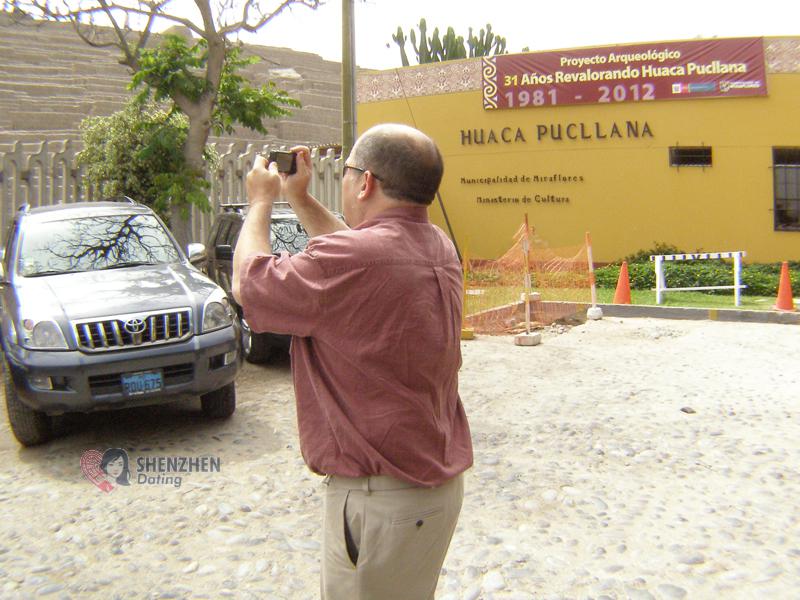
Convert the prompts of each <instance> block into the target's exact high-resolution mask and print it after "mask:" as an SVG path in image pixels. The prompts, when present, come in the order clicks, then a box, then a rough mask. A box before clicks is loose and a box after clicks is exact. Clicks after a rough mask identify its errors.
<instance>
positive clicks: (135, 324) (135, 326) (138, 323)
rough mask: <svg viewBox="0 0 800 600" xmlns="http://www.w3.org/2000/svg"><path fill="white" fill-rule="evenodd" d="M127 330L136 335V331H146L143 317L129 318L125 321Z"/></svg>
mask: <svg viewBox="0 0 800 600" xmlns="http://www.w3.org/2000/svg"><path fill="white" fill-rule="evenodd" d="M125 331H127V332H128V333H130V334H131V335H134V334H136V333H142V332H143V331H144V320H143V319H128V320H127V321H125Z"/></svg>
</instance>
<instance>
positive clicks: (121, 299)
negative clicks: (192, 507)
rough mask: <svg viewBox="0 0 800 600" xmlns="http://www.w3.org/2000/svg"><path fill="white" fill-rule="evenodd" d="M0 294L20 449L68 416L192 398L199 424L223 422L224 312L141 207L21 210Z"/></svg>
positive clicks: (232, 339)
mask: <svg viewBox="0 0 800 600" xmlns="http://www.w3.org/2000/svg"><path fill="white" fill-rule="evenodd" d="M197 249H198V250H202V245H198V248H197ZM191 250H192V247H191V245H190V254H191ZM0 288H1V290H0V291H1V293H2V315H1V320H0V328H1V329H2V332H1V340H2V349H3V359H4V360H3V366H4V383H5V397H6V406H7V408H8V418H9V422H10V424H11V429H12V431H13V432H14V435H15V436H16V438H17V439H18V440H19V441H20V443H22V444H23V445H26V446H29V445H34V444H40V443H42V442H44V441H46V440H48V439H49V438H50V437H51V436H52V416H53V415H58V414H62V413H68V412H89V411H94V410H104V409H116V408H123V407H129V406H139V405H145V404H155V403H164V402H170V401H173V400H176V399H179V398H181V397H185V396H198V395H199V396H200V399H201V405H202V409H203V412H204V413H206V414H207V415H208V416H210V417H219V418H224V417H228V416H230V415H231V414H233V412H234V410H235V408H236V390H235V387H234V378H235V376H236V373H237V371H238V369H239V366H240V364H241V361H240V357H239V337H240V332H239V324H238V321H237V319H236V317H235V313H234V311H233V309H232V308H231V306H230V304H229V302H228V299H227V297H226V294H225V291H224V290H222V288H220V287H219V286H218V285H216V284H215V283H214V282H212V281H211V280H210V279H208V277H206V276H205V275H203V274H202V273H201V272H200V271H198V270H197V269H196V268H195V267H194V266H192V265H191V264H190V262H189V260H188V259H187V257H186V256H185V255H184V253H183V252H182V251H181V249H180V248H179V247H178V245H177V244H176V242H175V240H174V238H173V237H172V235H171V234H170V232H169V230H168V229H167V228H166V227H165V226H164V224H163V222H162V221H161V220H160V219H159V218H158V216H156V215H155V213H153V211H152V210H150V209H149V208H148V207H146V206H143V205H141V204H137V203H135V202H133V201H132V200H130V199H129V198H122V199H120V201H111V202H82V203H74V204H65V205H58V206H46V207H40V208H34V209H28V208H27V207H23V208H21V209H20V210H19V211H18V212H17V213H16V215H15V217H14V220H13V223H12V224H11V226H10V228H9V231H8V233H7V237H6V241H5V245H4V248H3V250H2V261H0Z"/></svg>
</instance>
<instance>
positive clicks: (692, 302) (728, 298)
mask: <svg viewBox="0 0 800 600" xmlns="http://www.w3.org/2000/svg"><path fill="white" fill-rule="evenodd" d="M490 290H491V291H489V290H487V293H490V294H491V300H489V298H476V297H474V296H472V297H471V296H469V295H468V296H467V298H466V302H467V305H466V310H465V312H466V314H471V313H473V312H476V311H478V310H482V309H485V308H488V306H495V307H496V306H502V305H503V304H510V303H512V302H517V301H518V300H519V298H520V296H521V294H522V289H521V288H518V287H493V288H490ZM534 291H538V290H534ZM540 293H541V296H542V300H552V301H558V300H563V301H569V302H576V301H577V302H586V303H587V304H588V303H589V302H590V300H589V298H590V295H589V290H587V289H582V290H564V289H558V288H554V289H549V290H543V291H540ZM613 299H614V290H613V289H610V288H600V289H598V290H597V302H598V303H599V304H611V303H612V301H613ZM631 303H632V304H645V305H653V306H655V305H656V293H655V291H652V290H631ZM774 304H775V297H773V296H769V297H767V296H742V297H741V305H740V306H736V305H735V304H734V299H733V294H732V293H731V294H706V293H704V292H667V293H666V294H663V295H662V302H661V306H678V307H686V308H738V309H740V310H771V309H772V306H773V305H774Z"/></svg>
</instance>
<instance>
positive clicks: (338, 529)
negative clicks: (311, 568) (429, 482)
mask: <svg viewBox="0 0 800 600" xmlns="http://www.w3.org/2000/svg"><path fill="white" fill-rule="evenodd" d="M326 483H327V490H326V493H325V524H324V527H325V533H324V538H323V548H322V553H323V559H322V579H321V595H322V600H432V599H433V595H434V592H435V591H436V583H437V582H438V580H439V572H440V570H441V568H442V563H444V557H445V555H446V554H447V548H448V546H449V545H450V540H451V538H452V537H453V531H454V530H455V528H456V522H457V521H458V514H459V512H461V503H462V501H463V498H464V479H463V475H458V476H456V477H454V478H453V479H451V480H450V481H448V482H447V483H445V484H443V485H441V486H439V487H435V488H421V487H416V486H413V485H412V484H409V483H406V482H403V481H399V480H397V479H393V478H391V477H386V476H372V477H359V478H349V477H338V476H335V475H334V476H331V477H329V478H326Z"/></svg>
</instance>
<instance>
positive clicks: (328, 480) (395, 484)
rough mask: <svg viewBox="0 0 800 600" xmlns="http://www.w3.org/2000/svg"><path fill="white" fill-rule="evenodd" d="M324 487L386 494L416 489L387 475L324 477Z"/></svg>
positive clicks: (416, 486) (410, 484)
mask: <svg viewBox="0 0 800 600" xmlns="http://www.w3.org/2000/svg"><path fill="white" fill-rule="evenodd" d="M324 483H325V485H327V486H330V487H334V488H341V489H348V490H364V491H365V492H388V491H391V490H405V489H408V488H418V487H420V486H418V485H414V484H413V483H409V482H407V481H400V480H399V479H395V478H394V477H389V476H388V475H369V476H367V477H342V476H341V475H326V476H325V481H324Z"/></svg>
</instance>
